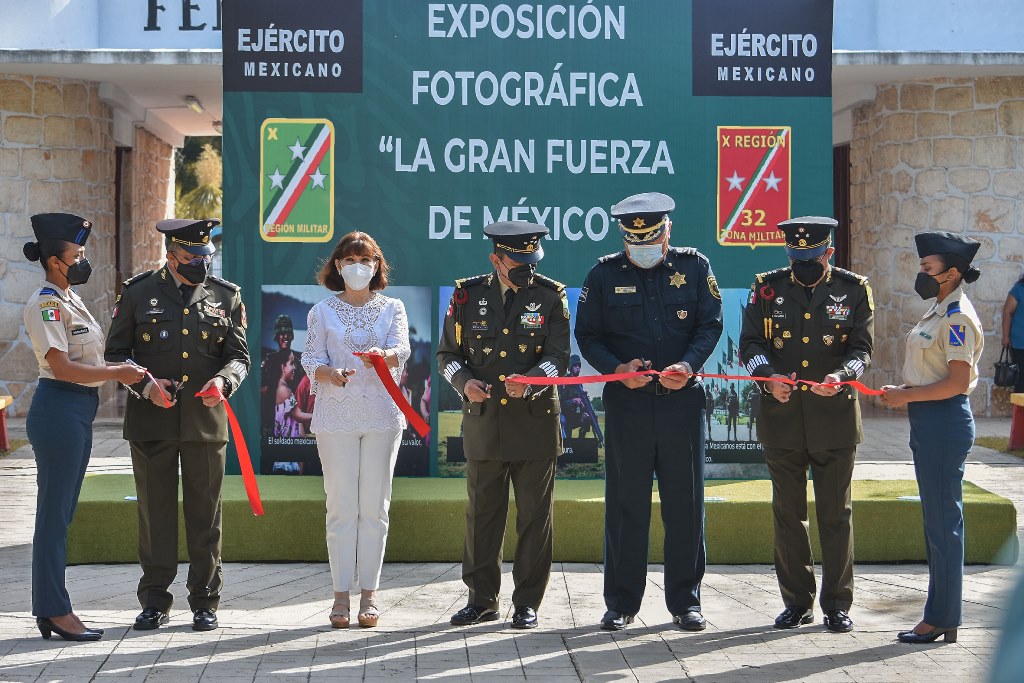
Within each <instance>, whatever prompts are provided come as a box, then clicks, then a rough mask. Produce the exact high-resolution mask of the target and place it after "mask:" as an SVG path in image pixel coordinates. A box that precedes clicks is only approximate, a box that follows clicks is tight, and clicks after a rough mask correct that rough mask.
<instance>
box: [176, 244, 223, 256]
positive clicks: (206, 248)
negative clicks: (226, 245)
mask: <svg viewBox="0 0 1024 683" xmlns="http://www.w3.org/2000/svg"><path fill="white" fill-rule="evenodd" d="M177 245H178V246H179V247H181V248H182V249H184V250H185V251H187V252H188V253H190V254H195V255H196V256H208V255H209V254H212V253H213V252H215V251H217V250H216V249H214V248H213V245H212V244H203V245H200V246H198V247H186V246H185V245H184V244H181V243H180V242H178V243H177Z"/></svg>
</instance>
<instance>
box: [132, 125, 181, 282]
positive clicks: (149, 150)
mask: <svg viewBox="0 0 1024 683" xmlns="http://www.w3.org/2000/svg"><path fill="white" fill-rule="evenodd" d="M131 155H132V162H131V217H132V220H131V252H130V254H129V255H127V256H128V258H127V259H126V260H125V263H124V266H125V269H126V271H128V272H130V273H131V274H137V273H141V272H143V271H145V270H150V269H153V268H157V267H159V266H160V265H162V263H163V256H164V254H165V253H166V251H165V249H164V240H163V236H162V235H161V234H160V233H158V232H157V231H156V227H155V226H156V223H157V221H161V220H163V219H165V218H170V217H171V211H170V207H169V206H168V204H169V203H170V202H171V201H173V195H174V148H173V147H171V146H170V145H169V144H167V143H166V142H164V141H163V140H161V139H160V138H158V137H156V136H155V135H153V134H152V133H150V132H148V131H147V130H146V129H145V128H136V129H135V147H134V148H133V149H132V152H131Z"/></svg>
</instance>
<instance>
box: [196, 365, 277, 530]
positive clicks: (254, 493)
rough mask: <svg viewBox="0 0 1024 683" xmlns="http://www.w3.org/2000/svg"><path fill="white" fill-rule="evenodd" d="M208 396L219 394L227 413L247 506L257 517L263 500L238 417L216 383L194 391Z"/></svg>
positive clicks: (199, 394)
mask: <svg viewBox="0 0 1024 683" xmlns="http://www.w3.org/2000/svg"><path fill="white" fill-rule="evenodd" d="M210 396H219V397H220V399H221V402H222V403H223V404H224V410H226V411H227V413H228V425H230V427H231V436H232V438H234V440H235V453H236V455H238V467H239V469H240V470H241V471H242V482H243V483H244V484H245V495H246V496H248V497H249V507H250V508H252V513H253V514H254V515H256V516H257V517H259V516H260V515H262V514H263V501H262V500H260V489H259V487H258V486H257V485H256V473H255V472H253V471H252V461H250V460H249V447H248V446H247V445H246V443H245V437H244V436H242V427H241V426H240V425H239V424H238V418H237V417H235V411H233V410H232V409H231V404H230V403H228V402H227V399H225V398H224V394H222V393H221V391H220V388H219V387H217V385H213V386H212V387H210V388H209V389H207V390H206V391H203V392H198V393H196V398H207V397H210Z"/></svg>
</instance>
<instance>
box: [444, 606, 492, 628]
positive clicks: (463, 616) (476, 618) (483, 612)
mask: <svg viewBox="0 0 1024 683" xmlns="http://www.w3.org/2000/svg"><path fill="white" fill-rule="evenodd" d="M497 619H498V610H496V609H490V608H488V607H482V606H480V605H466V606H465V607H463V608H462V609H460V610H459V611H458V612H456V613H455V614H453V615H452V619H451V624H452V626H469V625H470V624H480V623H482V622H485V621H497Z"/></svg>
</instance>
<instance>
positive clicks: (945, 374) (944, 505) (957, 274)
mask: <svg viewBox="0 0 1024 683" xmlns="http://www.w3.org/2000/svg"><path fill="white" fill-rule="evenodd" d="M914 239H915V240H916V241H917V253H918V256H920V257H921V272H920V273H918V274H917V281H916V282H915V283H914V290H915V291H916V292H917V293H918V295H919V296H920V297H921V298H922V299H926V300H928V299H933V298H934V299H935V301H934V303H933V304H932V306H931V308H929V309H928V312H927V313H925V315H924V318H922V319H921V322H919V323H918V324H917V325H916V326H915V327H914V329H912V330H911V331H910V335H909V336H908V337H907V357H906V360H905V362H904V364H903V381H904V383H903V384H902V385H900V386H899V387H893V386H885V387H882V390H883V391H885V394H883V395H882V402H883V403H885V404H886V405H887V406H890V407H894V408H895V407H899V406H902V405H906V406H907V412H908V413H909V416H910V448H911V450H912V451H913V453H914V473H915V475H916V476H917V486H918V488H919V489H920V493H921V512H922V513H923V515H924V536H925V550H926V552H927V557H928V600H927V602H925V605H924V619H922V620H921V622H920V623H919V624H918V625H917V626H915V627H914V628H913V630H910V631H902V632H901V633H900V634H899V636H898V637H899V639H900V641H902V642H904V643H930V642H932V641H934V640H935V639H936V638H938V637H939V636H944V638H943V640H945V641H946V642H947V643H955V642H956V629H957V627H958V626H959V625H960V621H961V608H962V603H963V600H962V595H963V578H964V505H963V479H964V462H965V461H966V460H967V454H968V453H969V452H970V450H971V446H973V445H974V416H973V415H972V413H971V404H970V401H969V400H968V396H969V394H970V393H971V392H972V391H973V390H974V388H975V387H976V386H977V385H978V362H979V361H980V360H981V351H982V348H983V347H984V332H983V331H982V329H981V320H980V319H979V318H978V314H977V312H976V311H975V310H974V306H973V305H972V304H971V302H970V300H969V299H968V298H967V295H966V294H965V293H964V290H963V288H962V283H964V282H967V283H971V282H974V281H975V280H977V279H978V277H979V276H980V275H981V272H980V271H979V270H978V269H977V268H974V267H973V266H971V260H973V259H974V255H975V254H977V253H978V248H979V247H980V246H981V244H980V243H979V242H977V241H975V240H972V239H970V238H968V237H963V236H961V235H955V234H953V233H949V232H923V233H920V234H918V235H915V236H914Z"/></svg>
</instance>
